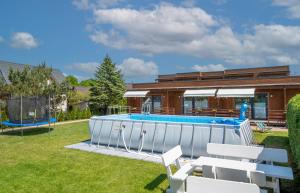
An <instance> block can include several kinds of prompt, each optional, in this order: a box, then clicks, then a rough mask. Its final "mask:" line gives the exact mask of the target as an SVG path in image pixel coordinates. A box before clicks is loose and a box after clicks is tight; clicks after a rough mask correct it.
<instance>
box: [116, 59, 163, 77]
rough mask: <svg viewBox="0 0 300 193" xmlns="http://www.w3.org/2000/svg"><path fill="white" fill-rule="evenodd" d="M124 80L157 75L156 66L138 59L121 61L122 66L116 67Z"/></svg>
mask: <svg viewBox="0 0 300 193" xmlns="http://www.w3.org/2000/svg"><path fill="white" fill-rule="evenodd" d="M117 67H118V68H119V69H120V70H121V72H122V74H123V75H124V77H125V78H132V77H143V78H144V77H149V76H156V75H157V74H158V67H157V65H156V64H155V63H154V62H152V61H149V62H145V61H144V60H142V59H138V58H127V59H125V60H123V62H122V64H120V65H118V66H117Z"/></svg>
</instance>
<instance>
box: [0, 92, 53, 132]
mask: <svg viewBox="0 0 300 193" xmlns="http://www.w3.org/2000/svg"><path fill="white" fill-rule="evenodd" d="M6 109H7V117H8V120H5V121H2V120H0V124H2V125H5V126H7V127H21V133H22V135H23V127H35V126H36V127H38V126H41V125H47V124H48V126H49V131H50V126H51V123H54V124H55V122H56V121H57V120H56V118H55V117H52V116H51V109H54V108H51V97H50V96H34V97H31V96H30V97H24V96H20V97H12V98H10V99H7V100H6ZM0 113H1V111H0ZM1 118H2V116H1V114H0V119H1Z"/></svg>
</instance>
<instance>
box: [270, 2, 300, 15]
mask: <svg viewBox="0 0 300 193" xmlns="http://www.w3.org/2000/svg"><path fill="white" fill-rule="evenodd" d="M273 5H276V6H282V7H286V8H287V12H288V16H289V17H290V18H296V19H300V1H299V0H273Z"/></svg>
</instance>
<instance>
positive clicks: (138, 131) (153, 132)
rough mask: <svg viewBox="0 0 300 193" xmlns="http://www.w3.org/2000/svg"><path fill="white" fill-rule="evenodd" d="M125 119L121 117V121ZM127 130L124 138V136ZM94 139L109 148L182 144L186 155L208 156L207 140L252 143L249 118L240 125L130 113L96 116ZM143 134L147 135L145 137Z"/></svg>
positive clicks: (92, 124) (91, 126)
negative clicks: (138, 116) (157, 118)
mask: <svg viewBox="0 0 300 193" xmlns="http://www.w3.org/2000/svg"><path fill="white" fill-rule="evenodd" d="M120 119H121V120H120ZM121 129H123V134H124V141H125V144H124V142H123V138H122V132H121ZM89 131H90V134H91V142H92V143H93V144H100V145H103V146H109V147H118V148H124V147H125V145H126V146H127V148H130V149H131V150H138V149H140V148H141V147H142V146H143V149H142V151H147V152H154V153H155V152H157V153H163V152H166V151H168V150H169V149H171V148H172V147H174V146H176V145H181V147H182V151H183V154H184V155H185V156H186V157H198V156H200V155H206V145H207V143H210V142H211V143H226V144H243V145H250V144H252V136H253V135H252V130H251V128H250V123H249V120H246V121H244V122H242V123H241V124H240V126H236V125H220V124H215V125H213V124H191V123H185V124H184V123H177V122H169V123H166V122H165V123H164V122H161V121H159V122H155V121H148V120H147V121H141V120H138V121H137V120H130V119H128V117H126V115H122V116H121V117H118V116H99V117H92V118H91V119H90V121H89ZM142 136H143V137H142Z"/></svg>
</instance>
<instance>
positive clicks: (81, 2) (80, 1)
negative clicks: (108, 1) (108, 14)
mask: <svg viewBox="0 0 300 193" xmlns="http://www.w3.org/2000/svg"><path fill="white" fill-rule="evenodd" d="M72 4H73V5H74V6H75V7H76V8H77V9H81V10H87V9H89V8H90V2H89V0H73V1H72Z"/></svg>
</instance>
